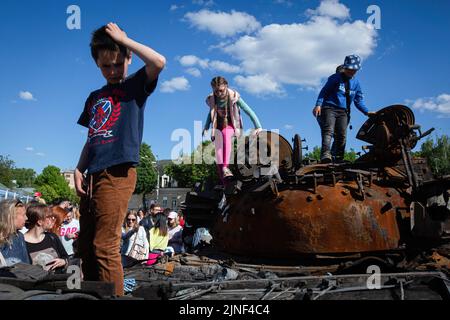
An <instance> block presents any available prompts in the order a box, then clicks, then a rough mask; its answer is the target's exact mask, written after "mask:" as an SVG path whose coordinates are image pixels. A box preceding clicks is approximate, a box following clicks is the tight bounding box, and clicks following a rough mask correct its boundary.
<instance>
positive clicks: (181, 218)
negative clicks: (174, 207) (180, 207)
mask: <svg viewBox="0 0 450 320" xmlns="http://www.w3.org/2000/svg"><path fill="white" fill-rule="evenodd" d="M178 224H179V225H180V226H181V227H182V228H184V224H185V221H184V216H183V213H182V212H181V211H179V212H178Z"/></svg>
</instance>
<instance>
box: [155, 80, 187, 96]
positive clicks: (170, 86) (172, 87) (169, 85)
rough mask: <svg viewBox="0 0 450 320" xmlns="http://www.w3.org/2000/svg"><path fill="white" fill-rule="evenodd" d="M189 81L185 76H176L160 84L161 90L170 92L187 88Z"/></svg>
mask: <svg viewBox="0 0 450 320" xmlns="http://www.w3.org/2000/svg"><path fill="white" fill-rule="evenodd" d="M189 88H190V85H189V81H188V80H187V79H186V78H185V77H176V78H172V79H170V80H167V81H164V82H163V83H162V84H161V92H166V93H172V92H175V91H186V90H189Z"/></svg>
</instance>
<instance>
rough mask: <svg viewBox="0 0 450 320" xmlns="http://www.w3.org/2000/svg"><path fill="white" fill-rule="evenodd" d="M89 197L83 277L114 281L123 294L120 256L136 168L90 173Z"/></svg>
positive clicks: (81, 248)
mask: <svg viewBox="0 0 450 320" xmlns="http://www.w3.org/2000/svg"><path fill="white" fill-rule="evenodd" d="M88 182H89V187H88V197H85V198H82V199H81V203H80V235H79V238H78V252H79V256H80V257H81V259H82V269H83V274H84V280H91V281H98V280H100V281H105V282H113V283H114V285H115V291H116V295H117V296H123V294H124V291H123V281H124V279H123V269H122V261H121V256H120V240H121V237H122V224H123V221H124V219H125V215H126V212H127V209H128V201H129V200H130V198H131V195H132V193H133V191H134V189H135V186H136V168H134V167H132V166H131V165H129V164H121V165H117V166H113V167H110V168H107V169H105V170H103V171H100V172H96V173H94V174H92V175H91V176H88Z"/></svg>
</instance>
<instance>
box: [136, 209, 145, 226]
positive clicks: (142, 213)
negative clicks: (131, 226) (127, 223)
mask: <svg viewBox="0 0 450 320" xmlns="http://www.w3.org/2000/svg"><path fill="white" fill-rule="evenodd" d="M144 216H145V214H144V210H143V209H139V210H138V212H137V223H140V222H141V221H142V219H144Z"/></svg>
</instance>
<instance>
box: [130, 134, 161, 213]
mask: <svg viewBox="0 0 450 320" xmlns="http://www.w3.org/2000/svg"><path fill="white" fill-rule="evenodd" d="M155 164H156V159H155V156H154V155H153V152H152V149H151V147H150V146H149V145H148V144H146V143H145V142H144V143H142V144H141V148H140V150H139V165H138V166H137V168H136V171H137V181H136V189H135V190H134V193H135V194H142V206H143V207H144V208H146V206H147V205H146V202H145V196H146V195H147V194H149V193H151V192H152V191H153V190H155V188H156V185H157V183H158V173H157V171H156V168H155Z"/></svg>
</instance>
